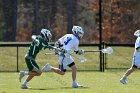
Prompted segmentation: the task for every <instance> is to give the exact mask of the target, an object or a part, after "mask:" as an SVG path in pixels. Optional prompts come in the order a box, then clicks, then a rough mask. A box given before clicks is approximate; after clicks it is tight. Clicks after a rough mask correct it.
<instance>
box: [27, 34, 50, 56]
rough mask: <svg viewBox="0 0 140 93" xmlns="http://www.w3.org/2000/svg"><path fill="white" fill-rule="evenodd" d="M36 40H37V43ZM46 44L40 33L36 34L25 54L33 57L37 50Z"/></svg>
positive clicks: (42, 48)
mask: <svg viewBox="0 0 140 93" xmlns="http://www.w3.org/2000/svg"><path fill="white" fill-rule="evenodd" d="M36 41H39V43H37V42H36ZM46 46H48V42H47V41H45V40H44V39H43V38H42V37H41V36H40V35H37V36H36V39H35V40H33V41H32V43H31V45H30V47H29V50H28V52H27V55H28V56H29V57H32V58H35V57H36V55H37V54H38V53H39V51H40V50H44V49H45V47H46Z"/></svg>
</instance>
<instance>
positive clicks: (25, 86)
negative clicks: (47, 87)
mask: <svg viewBox="0 0 140 93" xmlns="http://www.w3.org/2000/svg"><path fill="white" fill-rule="evenodd" d="M29 88H30V87H27V85H24V84H22V85H21V89H29Z"/></svg>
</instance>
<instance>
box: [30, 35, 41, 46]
mask: <svg viewBox="0 0 140 93" xmlns="http://www.w3.org/2000/svg"><path fill="white" fill-rule="evenodd" d="M32 40H34V42H35V45H36V46H38V45H39V44H40V42H39V40H38V39H37V38H36V35H32Z"/></svg>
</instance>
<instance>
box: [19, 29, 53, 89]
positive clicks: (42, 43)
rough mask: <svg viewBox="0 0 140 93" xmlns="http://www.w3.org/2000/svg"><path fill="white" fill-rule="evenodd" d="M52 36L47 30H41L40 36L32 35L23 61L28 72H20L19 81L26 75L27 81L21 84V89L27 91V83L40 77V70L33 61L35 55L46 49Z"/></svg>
mask: <svg viewBox="0 0 140 93" xmlns="http://www.w3.org/2000/svg"><path fill="white" fill-rule="evenodd" d="M51 38H52V34H51V32H50V31H49V30H47V29H42V30H41V32H40V35H32V39H33V41H32V43H31V45H30V48H29V50H28V52H27V53H26V55H25V61H26V64H27V67H28V69H29V72H27V71H20V76H19V81H20V82H21V79H22V78H23V77H24V76H25V75H28V77H27V79H26V80H25V81H24V82H23V83H22V85H21V88H22V89H27V88H28V87H27V83H28V82H29V81H30V80H31V79H32V78H33V77H34V76H40V75H41V74H42V70H41V69H40V68H39V66H38V64H37V63H36V61H35V58H36V56H37V54H38V53H39V52H40V50H44V49H45V48H46V47H47V48H48V42H49V41H50V40H51Z"/></svg>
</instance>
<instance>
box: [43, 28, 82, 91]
mask: <svg viewBox="0 0 140 93" xmlns="http://www.w3.org/2000/svg"><path fill="white" fill-rule="evenodd" d="M72 32H73V34H66V35H64V36H63V37H61V38H60V39H59V40H58V41H57V42H56V43H55V46H56V47H58V48H59V49H61V51H57V50H56V54H57V55H58V64H59V68H55V67H52V66H50V65H49V64H46V66H44V69H45V71H47V70H52V71H54V72H55V73H57V74H60V75H64V74H65V72H66V67H67V66H68V67H70V68H71V69H72V80H73V82H72V87H73V88H77V87H79V86H81V85H79V84H78V83H77V82H76V72H77V68H76V65H75V63H74V59H73V58H72V56H71V55H70V54H72V53H73V52H75V53H76V54H79V55H80V54H83V53H84V50H79V49H78V46H79V40H80V39H81V38H82V37H83V35H84V30H83V28H82V27H80V26H73V28H72Z"/></svg>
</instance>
